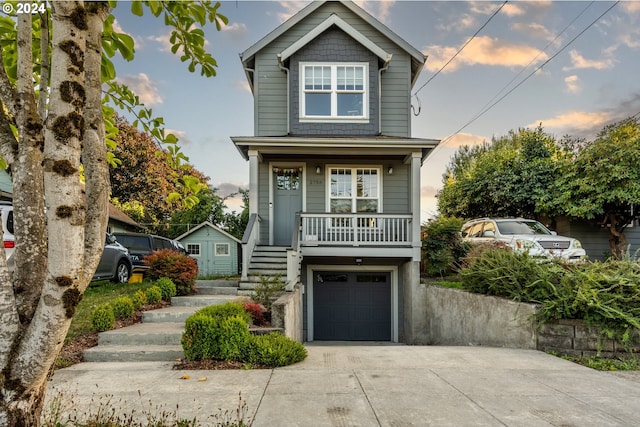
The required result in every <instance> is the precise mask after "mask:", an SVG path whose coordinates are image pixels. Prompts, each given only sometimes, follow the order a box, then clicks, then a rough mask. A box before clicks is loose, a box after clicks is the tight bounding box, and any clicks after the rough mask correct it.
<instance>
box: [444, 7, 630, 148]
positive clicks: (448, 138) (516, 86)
mask: <svg viewBox="0 0 640 427" xmlns="http://www.w3.org/2000/svg"><path fill="white" fill-rule="evenodd" d="M618 3H620V0H618V1H617V2H615V3H614V4H612V5H611V6H610V7H609V8H608V9H607V10H605V11H604V12H602V14H600V16H598V17H597V18H596V19H594V20H593V21H592V22H591V23H590V24H589V25H587V26H586V27H585V28H584V29H583V30H582V31H580V32H579V33H578V34H577V35H576V36H575V37H574V38H572V39H571V40H570V41H569V42H568V43H567V44H565V45H564V46H563V47H561V48H560V50H558V51H557V52H556V53H554V54H553V55H552V56H551V57H550V58H549V59H547V60H546V61H545V62H543V63H542V64H541V65H540V66H538V67H537V68H536V69H535V70H533V71H532V72H531V73H529V74H528V75H527V76H526V77H525V78H524V79H522V80H521V81H520V82H519V83H518V84H517V85H515V86H514V87H513V88H511V89H510V90H509V91H508V92H507V93H505V94H504V95H503V96H501V97H500V98H499V99H498V100H497V101H495V102H494V103H493V104H491V105H490V106H488V107H487V108H485V109H484V110H482V111H481V112H480V113H479V114H477V115H476V116H475V117H474V118H472V119H471V120H469V121H468V122H467V123H465V124H464V125H463V126H462V127H461V128H460V129H458V130H457V131H456V132H454V133H452V134H451V135H449V136H448V137H447V138H445V139H444V140H443V141H442V142H441V143H440V144H439V145H443V144H444V143H445V142H447V141H448V140H450V139H451V138H452V137H453V136H454V135H456V134H457V133H460V132H461V131H462V130H464V129H465V128H466V127H467V126H469V125H470V124H471V123H473V122H475V121H476V120H477V119H479V118H480V117H482V116H483V115H485V114H486V113H487V112H488V111H489V110H491V109H492V108H493V107H495V106H496V105H497V104H498V103H500V102H501V101H502V100H503V99H505V98H506V97H507V96H509V95H510V94H511V93H513V91H515V90H516V89H517V88H519V87H520V86H522V84H524V82H526V81H527V80H529V78H531V76H533V75H534V74H535V73H537V72H538V71H539V70H541V69H542V68H543V67H544V66H545V65H547V64H548V63H549V62H551V61H552V60H554V59H555V58H556V57H557V56H558V55H560V53H562V52H563V51H564V50H565V49H566V48H568V47H569V46H571V45H572V44H573V42H574V41H576V40H577V39H578V38H579V37H580V36H582V35H583V34H584V33H585V32H586V31H587V30H588V29H589V28H591V27H592V26H594V25H595V23H596V22H598V21H599V20H600V19H602V17H603V16H605V15H606V14H607V13H609V12H610V11H611V9H613V8H614V7H615V6H616V5H617V4H618Z"/></svg>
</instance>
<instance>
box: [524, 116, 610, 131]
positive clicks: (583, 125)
mask: <svg viewBox="0 0 640 427" xmlns="http://www.w3.org/2000/svg"><path fill="white" fill-rule="evenodd" d="M612 118H613V117H612V114H611V113H609V112H606V111H596V112H589V111H569V112H567V113H563V114H560V115H557V116H555V117H552V118H548V119H542V120H537V121H535V122H533V123H530V124H528V125H527V127H530V128H535V127H537V126H538V125H539V124H540V123H542V126H543V127H544V128H557V129H560V130H562V131H565V132H566V131H568V130H571V131H575V130H580V129H582V130H589V131H591V130H593V129H600V128H602V127H603V126H604V125H606V124H607V123H609V122H610V121H611V120H612Z"/></svg>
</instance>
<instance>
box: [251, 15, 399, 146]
mask: <svg viewBox="0 0 640 427" xmlns="http://www.w3.org/2000/svg"><path fill="white" fill-rule="evenodd" d="M333 13H336V14H338V15H339V16H340V18H341V19H342V20H344V21H345V22H346V23H348V24H349V25H351V26H352V27H353V28H354V29H356V30H357V31H359V32H360V33H361V34H362V35H364V36H365V37H367V38H368V39H369V40H371V41H372V42H373V43H376V44H377V45H378V46H379V47H380V48H382V49H384V50H385V51H386V52H388V53H390V54H392V56H393V59H392V60H391V62H390V63H389V67H388V69H387V70H386V71H385V72H384V73H382V76H381V83H382V84H381V91H382V98H381V103H379V102H378V84H377V80H378V78H379V74H378V69H379V67H378V64H377V59H376V63H375V66H370V67H369V73H370V74H372V73H374V74H375V80H374V79H371V82H370V83H373V82H374V81H375V82H376V83H375V87H374V90H373V92H372V95H373V96H374V98H373V99H372V100H371V102H370V112H369V117H370V122H369V126H371V127H373V126H375V129H371V128H369V127H368V128H366V129H359V133H358V134H359V135H375V134H377V133H378V131H381V133H382V135H388V136H400V137H410V136H411V115H410V105H411V104H410V101H411V58H410V56H409V54H408V53H406V52H405V51H404V50H403V49H402V48H400V47H399V46H398V45H396V44H395V43H393V42H392V41H390V40H389V39H388V38H387V37H385V36H384V35H383V34H381V33H380V32H378V31H377V30H376V29H375V28H372V27H371V26H369V24H367V23H366V22H364V21H362V20H361V19H360V17H358V16H357V15H355V14H354V13H353V12H351V11H350V10H349V9H347V8H346V7H344V6H343V5H341V4H340V3H326V4H325V5H323V6H322V7H321V8H319V9H318V10H317V11H315V12H314V13H312V14H311V15H309V16H308V17H306V18H305V19H304V20H302V21H301V22H299V23H298V24H297V25H296V26H294V27H292V28H291V29H290V30H289V31H288V32H286V33H285V34H283V35H282V36H281V37H279V38H277V39H276V40H274V41H273V42H272V43H270V44H269V45H268V46H266V47H264V48H263V49H261V50H260V51H259V52H258V53H256V55H255V64H254V69H255V71H254V135H255V136H284V135H287V133H288V132H289V131H291V132H293V131H294V129H293V127H294V120H293V114H294V113H295V115H296V116H297V114H298V111H297V107H298V102H299V100H298V99H297V92H296V94H295V96H294V94H293V93H289V92H290V91H288V90H287V73H285V72H284V71H283V70H281V69H280V67H279V66H278V60H277V55H278V54H279V53H281V52H282V51H283V50H285V49H286V48H288V47H289V46H291V45H292V44H293V43H295V42H296V41H297V40H298V39H300V38H301V37H303V36H304V35H306V34H307V33H308V32H309V31H311V30H312V29H313V28H315V27H316V26H318V25H319V24H320V23H322V22H323V21H324V20H326V19H327V18H328V17H329V16H330V15H331V14H333ZM327 31H333V30H327ZM340 32H341V31H340ZM326 33H327V32H325V33H324V34H323V35H321V36H320V37H318V38H322V37H323V36H324V35H325V34H326ZM343 35H344V33H343ZM312 43H313V42H312ZM312 43H309V45H311V44H312ZM351 43H354V44H356V45H357V46H359V47H360V48H361V49H363V50H364V51H366V52H367V53H370V54H371V55H373V54H372V53H371V52H369V51H368V50H367V49H365V48H364V47H363V46H360V45H359V43H357V42H355V41H353V40H351ZM309 45H307V46H304V47H303V48H302V49H301V50H300V52H299V53H300V54H303V53H304V52H305V51H306V49H307V48H308V47H309ZM329 52H333V54H335V51H327V53H329ZM295 56H296V55H294V57H295ZM294 59H295V58H291V60H290V61H289V62H290V65H289V66H291V63H293V62H294ZM297 60H298V61H299V59H297ZM313 60H314V61H319V59H318V58H313ZM345 60H346V61H354V59H353V58H348V59H345ZM336 61H337V59H336ZM296 71H297V70H296ZM294 74H296V73H295V72H294V70H290V71H289V78H290V79H293V78H295V79H296V80H297V79H298V76H297V75H295V76H294ZM296 91H297V86H296ZM288 95H289V97H290V104H291V105H289V108H290V109H291V113H289V112H288V109H287V107H288V101H287V96H288ZM294 103H295V105H294ZM379 107H380V108H381V114H379V112H378V108H379ZM379 118H381V119H380V120H381V122H380V123H378V120H379ZM289 121H290V123H288V122H289ZM351 125H353V124H351ZM359 126H360V125H359ZM288 127H290V128H291V129H289V128H288ZM349 129H353V127H352V126H349ZM296 131H302V129H299V128H298V129H296ZM304 132H313V134H318V133H322V134H325V135H327V133H324V132H320V129H317V128H314V129H309V130H304ZM328 135H335V134H328ZM348 135H352V133H349V134H348Z"/></svg>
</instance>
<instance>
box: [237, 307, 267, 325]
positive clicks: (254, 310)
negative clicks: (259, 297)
mask: <svg viewBox="0 0 640 427" xmlns="http://www.w3.org/2000/svg"><path fill="white" fill-rule="evenodd" d="M242 306H243V307H244V309H245V311H246V312H247V313H249V314H250V315H251V321H252V323H253V324H254V325H256V326H261V325H264V324H265V323H266V320H265V318H264V314H263V313H262V306H261V305H260V304H258V303H255V302H245V303H244V304H243V305H242Z"/></svg>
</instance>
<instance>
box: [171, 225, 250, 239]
mask: <svg viewBox="0 0 640 427" xmlns="http://www.w3.org/2000/svg"><path fill="white" fill-rule="evenodd" d="M204 227H209V228H211V229H213V230H215V231H217V232H219V233H221V234H223V235H224V236H226V237H228V238H230V239H232V240H234V241H235V242H237V243H242V242H241V241H240V240H239V239H237V238H236V237H234V236H232V235H231V234H229V233H227V232H226V231H224V230H223V229H222V228H220V227H217V226H215V225H213V224H212V223H211V222H209V221H205V222H203V223H201V224H198V225H197V226H195V227H193V228H192V229H191V230H189V231H187V232H186V233H184V234H181V235H180V236H178V237H176V240H182V239H184V238H185V237H188V236H189V235H191V234H193V233H195V232H196V231H198V230H200V229H201V228H204Z"/></svg>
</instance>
